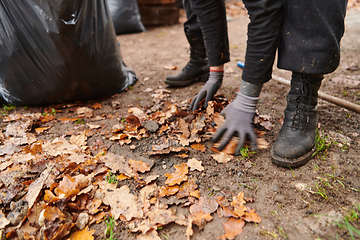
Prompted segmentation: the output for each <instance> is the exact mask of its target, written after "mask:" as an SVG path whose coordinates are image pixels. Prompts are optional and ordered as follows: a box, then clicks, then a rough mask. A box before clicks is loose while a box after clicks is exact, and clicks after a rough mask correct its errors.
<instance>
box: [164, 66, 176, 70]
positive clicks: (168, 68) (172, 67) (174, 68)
mask: <svg viewBox="0 0 360 240" xmlns="http://www.w3.org/2000/svg"><path fill="white" fill-rule="evenodd" d="M164 68H165V69H167V70H176V69H177V66H164Z"/></svg>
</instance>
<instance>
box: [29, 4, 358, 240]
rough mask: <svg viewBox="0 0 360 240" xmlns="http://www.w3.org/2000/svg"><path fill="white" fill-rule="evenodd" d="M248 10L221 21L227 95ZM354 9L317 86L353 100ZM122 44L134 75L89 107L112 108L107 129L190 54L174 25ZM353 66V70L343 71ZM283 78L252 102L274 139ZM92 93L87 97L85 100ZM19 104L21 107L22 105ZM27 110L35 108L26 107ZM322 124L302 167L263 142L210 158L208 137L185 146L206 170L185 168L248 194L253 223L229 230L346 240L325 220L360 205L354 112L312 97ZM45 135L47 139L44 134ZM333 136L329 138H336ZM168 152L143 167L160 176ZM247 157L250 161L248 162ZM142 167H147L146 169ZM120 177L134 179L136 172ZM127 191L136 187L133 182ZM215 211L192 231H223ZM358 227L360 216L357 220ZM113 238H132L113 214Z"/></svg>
mask: <svg viewBox="0 0 360 240" xmlns="http://www.w3.org/2000/svg"><path fill="white" fill-rule="evenodd" d="M247 23H248V17H247V16H245V15H244V16H238V17H233V18H232V19H231V21H229V22H228V28H229V38H230V51H231V62H230V63H228V64H227V65H226V73H225V78H224V83H223V86H222V87H221V89H220V91H219V94H223V95H225V97H227V98H229V99H231V98H233V97H234V96H235V92H236V90H237V89H238V87H239V86H240V81H241V80H240V78H241V73H242V71H241V69H240V68H238V67H237V66H236V62H237V60H242V61H244V55H245V47H246V29H247ZM359 36H360V10H357V9H350V10H349V12H348V15H347V18H346V32H345V35H344V38H343V40H342V43H341V47H342V48H341V64H340V66H339V68H338V69H337V70H336V71H335V72H334V73H332V74H329V75H327V76H326V77H325V80H324V81H323V85H322V87H321V91H323V92H325V93H328V94H331V95H333V96H336V97H339V98H341V99H346V100H348V101H351V102H353V103H356V104H360V70H359V67H357V68H356V65H357V66H360V37H359ZM118 39H119V41H120V43H121V51H122V56H123V59H124V61H125V63H126V64H127V65H128V66H130V67H131V68H133V69H134V70H135V72H136V74H137V76H138V78H139V82H138V83H137V84H136V85H135V86H134V87H133V88H132V89H128V90H127V91H125V92H123V93H121V94H118V95H115V96H113V97H112V98H108V99H102V100H99V101H96V102H98V103H101V104H102V106H103V107H102V108H101V109H98V110H95V111H94V113H95V114H96V115H99V116H100V115H102V114H107V115H109V114H113V115H114V116H118V117H116V118H113V119H106V120H103V121H102V122H101V124H104V125H105V126H106V127H107V128H108V129H110V128H111V126H113V125H114V124H116V123H117V122H118V121H119V120H120V119H121V116H125V115H126V114H127V111H128V108H129V107H131V106H134V107H140V108H147V109H148V108H150V107H152V106H153V105H154V102H153V97H152V96H151V93H148V92H144V90H145V89H147V88H152V89H158V88H166V85H165V84H164V80H165V78H166V76H168V75H171V74H175V73H176V72H178V71H179V70H180V69H181V68H182V67H183V66H184V65H185V64H186V62H187V61H188V58H189V55H188V53H189V52H188V44H187V41H186V39H185V36H184V33H183V27H182V25H181V24H178V25H174V26H168V27H158V28H153V29H149V30H148V31H147V32H144V33H139V34H130V35H122V36H119V37H118ZM165 66H177V67H178V69H177V70H167V69H165V68H164V67H165ZM349 68H350V70H348V69H349ZM274 75H276V76H280V77H283V78H286V79H289V78H290V73H289V72H286V71H282V70H278V69H276V68H275V67H274ZM202 85H203V83H196V84H194V85H192V86H189V87H185V88H180V89H168V90H169V91H171V93H170V99H171V100H172V101H174V102H177V103H181V102H183V101H186V102H188V101H189V100H190V99H191V98H192V97H193V96H194V95H195V94H196V93H197V92H198V91H199V90H200V88H201V87H202ZM288 90H289V87H287V86H284V85H282V84H280V83H277V82H275V81H270V82H268V83H266V84H265V86H264V88H263V92H262V94H261V96H260V97H261V99H260V103H259V107H258V110H259V113H260V114H262V115H270V116H271V121H272V123H273V129H272V130H267V131H266V134H265V136H264V137H265V139H266V140H267V141H268V142H269V143H270V147H271V145H272V142H273V141H274V140H275V137H276V136H277V133H278V131H279V129H280V127H281V121H282V119H283V110H284V108H285V106H286V101H285V97H286V94H287V92H288ZM114 101H119V102H120V108H116V109H115V108H113V107H112V106H111V103H112V102H114ZM94 102H95V101H92V102H88V103H84V105H85V106H87V105H88V106H90V105H92V104H94ZM22 111H25V110H22ZM29 111H35V112H36V111H38V109H35V108H30V110H29ZM58 116H59V117H69V118H71V117H72V113H59V114H58ZM74 126H75V124H73V125H71V124H66V125H64V124H61V123H57V125H56V124H55V126H53V128H52V130H51V132H50V134H48V135H46V138H49V139H52V138H55V137H57V136H62V135H63V134H64V133H66V132H68V131H70V130H71V128H73V127H74ZM319 127H320V128H319V129H321V131H322V132H323V133H324V135H325V136H326V139H327V141H329V142H330V141H332V144H331V145H330V147H329V148H328V149H327V150H326V152H323V153H321V154H320V155H319V156H316V157H314V158H313V159H312V160H310V161H309V162H308V163H307V164H306V165H305V166H302V167H300V168H297V169H286V168H281V167H277V166H275V165H274V164H272V163H271V159H270V147H269V148H268V149H263V150H259V151H257V152H256V153H253V154H250V156H249V157H248V158H245V159H244V158H243V157H241V156H239V157H236V158H235V159H233V160H232V161H230V162H229V163H226V164H219V163H217V162H216V161H215V160H214V159H213V158H212V157H211V156H210V155H211V154H213V152H212V151H210V148H211V146H212V144H211V143H210V142H206V143H205V145H206V147H207V150H206V152H204V153H201V152H200V151H196V150H193V149H190V152H189V158H193V157H194V158H196V159H198V160H200V161H202V164H203V166H204V167H205V170H204V171H203V172H197V171H195V172H192V173H191V175H192V176H194V177H196V179H197V183H198V185H199V190H200V194H201V196H208V197H215V196H216V194H217V193H219V192H225V193H229V194H237V193H238V192H240V191H243V192H244V193H245V196H247V197H252V198H255V199H256V200H255V202H253V203H249V204H248V205H249V206H250V207H252V208H254V209H256V212H257V213H258V214H259V216H260V217H261V218H262V222H261V223H260V224H254V223H253V224H251V223H250V224H246V225H245V227H244V231H243V233H242V234H241V235H240V236H238V237H236V238H235V239H271V238H274V239H275V238H278V239H350V235H349V234H348V232H347V230H346V229H340V228H339V227H337V226H336V225H335V224H333V223H332V222H334V221H336V219H341V218H342V217H344V216H346V214H347V213H349V211H350V210H351V209H354V207H356V204H360V137H359V133H360V130H359V128H360V115H359V114H358V113H354V112H351V111H348V110H346V109H344V108H341V107H338V106H336V105H333V104H330V103H328V102H326V101H323V100H320V101H319ZM97 137H99V136H98V135H94V136H92V137H91V138H89V139H88V145H89V146H90V145H92V144H94V142H95V141H96V138H97ZM44 140H48V139H44ZM104 141H105V142H106V141H108V142H109V143H110V144H111V147H110V149H109V152H113V153H117V154H120V155H127V154H132V155H133V156H145V157H149V156H148V152H149V151H150V150H151V146H152V145H153V144H156V143H157V141H158V136H157V134H151V135H150V137H149V138H146V139H142V140H140V141H133V144H134V145H135V146H136V148H135V149H134V150H131V149H130V148H129V145H124V146H120V145H119V144H117V143H114V142H110V141H109V140H107V139H104ZM335 142H336V143H335ZM174 155H175V154H169V155H164V156H158V157H154V156H151V157H149V158H151V159H153V160H154V162H155V164H154V166H153V168H152V169H151V172H150V173H148V174H149V175H150V174H152V175H153V174H158V175H160V177H159V179H158V180H157V182H158V185H164V182H165V180H166V177H165V176H164V174H165V173H168V172H169V171H173V165H176V164H180V163H181V162H187V160H186V159H181V158H179V157H175V156H174ZM249 163H250V164H249ZM145 176H146V174H145ZM124 184H128V185H129V186H131V187H134V186H135V185H136V183H135V181H134V180H126V181H125V182H124ZM131 189H132V191H135V192H136V191H137V190H136V189H135V188H131ZM172 207H174V208H177V211H178V212H181V213H184V214H185V215H188V214H189V210H188V208H182V207H180V206H172ZM213 217H214V219H213V220H212V221H211V222H209V223H208V224H207V225H206V226H205V227H204V229H202V230H201V231H199V230H198V228H197V227H194V235H193V237H192V238H191V239H197V240H202V239H204V240H205V239H206V240H207V239H216V238H217V237H218V236H220V235H222V234H224V229H223V226H222V223H223V222H224V221H225V219H224V218H219V217H217V215H216V214H214V215H213ZM353 224H354V226H355V227H356V228H357V229H360V223H359V221H358V222H354V223H353ZM104 225H105V224H104V223H101V224H99V225H93V226H92V227H91V229H95V230H96V232H95V233H94V236H96V237H95V239H104V237H103V233H104ZM185 230H186V227H182V226H178V225H175V224H171V225H168V226H165V227H163V229H161V230H159V231H158V232H159V236H160V238H161V239H185ZM115 232H116V237H117V239H135V238H136V234H134V233H130V232H128V231H127V229H126V228H125V227H124V225H123V224H121V222H120V221H118V224H117V226H116V228H115Z"/></svg>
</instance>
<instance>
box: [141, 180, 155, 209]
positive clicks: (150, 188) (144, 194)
mask: <svg viewBox="0 0 360 240" xmlns="http://www.w3.org/2000/svg"><path fill="white" fill-rule="evenodd" d="M156 191H157V185H156V183H153V184H150V185H147V186H145V187H143V188H142V189H141V190H140V193H139V199H140V201H141V202H142V203H143V205H144V207H143V210H144V212H147V211H148V208H149V207H150V205H151V199H152V198H153V197H155V195H156Z"/></svg>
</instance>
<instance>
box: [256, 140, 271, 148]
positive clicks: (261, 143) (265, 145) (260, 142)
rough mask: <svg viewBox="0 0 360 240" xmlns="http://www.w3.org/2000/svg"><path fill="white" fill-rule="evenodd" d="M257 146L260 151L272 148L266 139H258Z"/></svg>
mask: <svg viewBox="0 0 360 240" xmlns="http://www.w3.org/2000/svg"><path fill="white" fill-rule="evenodd" d="M256 145H257V148H258V149H267V148H268V147H269V146H270V144H269V143H268V142H267V141H266V140H265V139H264V138H256Z"/></svg>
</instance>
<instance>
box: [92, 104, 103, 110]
mask: <svg viewBox="0 0 360 240" xmlns="http://www.w3.org/2000/svg"><path fill="white" fill-rule="evenodd" d="M91 108H92V109H101V104H100V103H94V104H93V105H91Z"/></svg>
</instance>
